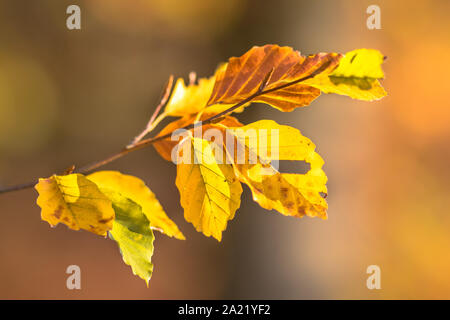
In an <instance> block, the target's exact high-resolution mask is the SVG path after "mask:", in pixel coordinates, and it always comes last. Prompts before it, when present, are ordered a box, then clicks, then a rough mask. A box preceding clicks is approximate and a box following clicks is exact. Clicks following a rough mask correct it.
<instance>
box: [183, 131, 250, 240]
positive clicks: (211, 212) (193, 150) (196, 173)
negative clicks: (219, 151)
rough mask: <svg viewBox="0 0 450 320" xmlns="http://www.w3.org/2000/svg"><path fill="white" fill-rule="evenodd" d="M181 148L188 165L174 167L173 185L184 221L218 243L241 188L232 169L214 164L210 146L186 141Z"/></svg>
mask: <svg viewBox="0 0 450 320" xmlns="http://www.w3.org/2000/svg"><path fill="white" fill-rule="evenodd" d="M181 144H182V149H183V150H189V151H190V157H188V156H186V155H185V154H184V155H183V157H184V158H186V159H184V160H187V161H185V162H184V163H178V165H177V178H176V182H175V184H176V186H177V188H178V190H179V192H180V198H181V200H180V202H181V206H182V207H183V208H184V217H185V219H186V221H188V222H191V223H192V224H193V225H194V227H195V228H196V230H197V231H199V232H203V234H204V235H205V236H208V237H209V236H213V237H214V238H216V239H217V240H218V241H221V239H222V231H224V230H225V229H226V227H227V222H228V220H231V219H233V218H234V214H235V212H236V210H237V209H238V208H239V206H240V203H241V200H240V197H241V193H242V187H241V184H240V182H239V180H238V179H237V178H236V176H235V174H234V172H233V167H232V165H230V164H218V163H216V159H215V155H214V153H213V143H211V142H208V141H206V140H203V139H199V138H191V137H187V138H186V139H185V140H183V142H181ZM179 161H181V156H180V157H179ZM186 162H187V163H186Z"/></svg>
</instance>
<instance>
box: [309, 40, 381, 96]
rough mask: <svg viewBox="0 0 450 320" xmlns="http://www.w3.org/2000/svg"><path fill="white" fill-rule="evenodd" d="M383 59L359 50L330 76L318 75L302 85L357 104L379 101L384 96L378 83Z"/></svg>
mask: <svg viewBox="0 0 450 320" xmlns="http://www.w3.org/2000/svg"><path fill="white" fill-rule="evenodd" d="M383 61H384V56H383V55H382V54H381V53H380V52H379V51H378V50H374V49H358V50H353V51H350V52H348V53H346V54H345V56H344V58H342V59H341V61H340V63H339V66H338V67H337V68H336V69H335V70H334V71H333V72H332V73H331V74H329V75H319V76H317V77H314V78H312V79H308V80H306V81H305V82H304V83H306V84H309V85H311V86H313V87H315V88H318V89H320V90H322V91H323V92H325V93H337V94H340V95H346V96H349V97H351V98H353V99H359V100H366V101H372V100H378V99H381V98H383V97H384V96H386V95H387V93H386V91H385V90H384V89H383V87H382V86H381V85H380V82H379V80H380V79H383V78H384V73H383V70H382V69H381V64H382V63H383Z"/></svg>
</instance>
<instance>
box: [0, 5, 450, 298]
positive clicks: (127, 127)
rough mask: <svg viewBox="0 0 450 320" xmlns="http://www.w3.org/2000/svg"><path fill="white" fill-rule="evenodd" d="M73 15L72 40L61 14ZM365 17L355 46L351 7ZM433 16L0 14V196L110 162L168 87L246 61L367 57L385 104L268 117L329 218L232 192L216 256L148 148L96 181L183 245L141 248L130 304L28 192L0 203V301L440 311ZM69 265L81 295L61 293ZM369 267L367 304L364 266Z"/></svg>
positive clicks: (114, 274) (238, 9)
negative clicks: (302, 157) (399, 305)
mask: <svg viewBox="0 0 450 320" xmlns="http://www.w3.org/2000/svg"><path fill="white" fill-rule="evenodd" d="M75 3H76V4H79V5H80V7H81V18H82V21H81V24H82V29H81V30H74V31H69V30H68V29H67V28H66V18H67V14H66V13H65V12H66V8H67V6H68V5H70V4H75ZM371 4H377V5H379V6H380V8H381V23H382V29H381V30H368V29H367V27H366V18H367V17H368V15H367V14H366V8H367V7H368V6H369V5H371ZM449 12H450V2H449V1H445V0H442V1H437V0H435V1H382V0H376V1H372V0H371V1H357V0H354V1H350V0H347V1H332V0H328V1H324V0H322V1H272V2H268V1H267V2H263V1H258V0H247V1H244V0H227V1H211V0H199V1H192V0H191V1H176V0H152V1H150V0H135V1H124V0H122V1H118V0H114V1H112V0H96V1H78V2H75V1H62V0H61V1H42V0H41V1H24V0H15V1H5V0H3V1H1V2H0V185H10V184H15V183H21V182H27V181H29V180H30V178H36V177H39V176H49V175H51V174H52V173H54V172H60V171H61V170H63V169H64V168H66V167H68V166H70V165H71V164H74V163H75V164H78V165H82V164H86V163H89V162H91V161H93V160H99V159H101V158H103V157H105V156H107V155H109V154H110V153H112V152H115V151H117V150H118V149H120V148H121V147H122V146H123V145H125V144H126V143H128V142H129V141H130V139H131V138H132V137H133V136H135V135H136V134H137V133H138V131H139V130H141V129H142V128H143V126H144V125H145V123H146V121H147V119H148V117H149V116H150V114H151V112H152V111H153V108H154V107H155V106H156V104H157V100H158V97H159V94H160V91H161V89H162V87H163V86H164V83H165V82H166V80H167V78H168V76H169V74H171V73H173V74H175V75H176V76H183V77H187V75H188V73H189V72H190V71H192V70H195V71H197V72H198V74H199V76H209V75H210V74H212V73H213V71H214V69H215V68H216V66H217V64H218V63H219V62H221V61H225V60H226V59H227V58H228V57H230V56H238V55H241V54H243V53H244V52H245V51H247V50H248V49H249V48H250V47H251V46H253V45H263V44H267V43H276V44H280V45H288V46H292V47H294V48H295V49H298V50H300V51H301V52H302V53H303V54H308V53H315V52H320V51H324V52H329V51H335V52H342V53H344V52H346V51H349V50H352V49H355V48H362V47H368V48H376V49H379V50H381V51H382V52H383V53H384V54H385V55H387V56H388V59H387V61H386V63H385V65H384V69H385V73H386V80H385V81H384V82H383V85H384V86H385V87H386V89H387V91H388V92H389V96H388V97H386V98H385V99H383V100H382V101H379V102H374V103H365V102H359V101H355V100H352V99H350V98H347V97H342V96H336V95H324V96H322V97H320V98H319V99H318V100H317V101H315V102H313V104H312V105H311V106H309V107H307V108H302V109H298V110H296V111H294V112H293V113H289V114H288V113H281V112H278V111H276V110H275V109H272V108H270V107H268V106H264V105H254V106H253V107H251V108H248V109H247V110H246V111H245V112H244V113H243V114H241V115H240V116H239V119H240V120H241V121H242V122H244V123H249V122H252V121H256V120H258V119H263V118H271V119H274V120H276V121H278V122H279V123H283V124H289V125H292V126H295V127H297V128H299V129H300V130H301V131H302V133H303V134H304V135H306V136H307V137H309V138H311V139H312V140H313V142H314V143H315V144H316V145H317V148H318V152H319V153H320V154H321V155H322V157H323V158H324V159H325V171H326V173H327V175H328V177H329V183H328V186H329V196H328V202H329V219H328V220H327V221H322V220H319V219H309V218H304V219H296V218H288V217H284V216H282V215H280V214H278V213H276V212H269V211H266V210H264V209H261V208H260V207H259V206H258V205H257V204H255V203H253V201H252V200H251V194H250V192H249V191H248V189H245V192H244V194H243V202H242V207H241V209H240V210H239V211H238V212H237V215H236V218H235V219H234V220H233V221H232V222H231V223H229V226H228V229H227V230H226V231H225V233H224V237H223V240H222V242H221V243H217V242H216V241H215V240H213V239H211V238H205V237H204V236H203V235H201V234H199V233H197V232H195V230H194V228H193V226H192V225H190V224H188V223H187V222H185V221H184V219H183V217H182V215H183V213H182V209H181V207H180V205H179V196H178V191H177V189H176V187H175V184H174V181H175V167H174V165H173V164H172V163H169V162H166V161H164V160H163V159H162V158H160V157H159V155H158V154H157V153H156V152H155V150H154V149H153V148H151V147H150V148H147V149H145V150H141V151H139V152H135V153H133V154H130V155H129V156H127V157H125V158H123V159H121V160H119V161H117V162H115V163H112V164H110V165H109V166H107V169H117V170H120V171H122V172H124V173H129V174H133V175H137V176H139V177H141V178H143V179H144V180H145V181H146V182H147V183H148V184H149V186H150V187H151V188H152V190H153V191H154V192H155V193H156V195H157V196H158V198H159V199H160V201H161V203H162V205H163V206H164V208H165V209H166V211H167V213H168V215H169V216H170V217H172V218H173V219H174V220H175V221H176V222H177V224H178V226H179V227H180V229H181V230H182V231H183V232H184V234H185V235H186V236H187V238H188V240H187V241H178V240H174V239H169V238H167V237H165V236H162V235H160V234H157V239H156V242H155V245H156V249H155V254H154V258H153V262H154V265H155V270H154V273H153V278H152V279H151V281H150V287H149V288H146V286H145V283H144V281H142V280H141V279H139V278H138V277H136V276H133V274H132V272H131V270H130V268H129V267H128V266H126V265H125V264H124V263H123V262H122V259H121V257H120V254H119V251H118V249H117V247H116V244H115V243H114V242H112V241H108V240H105V239H102V238H101V237H97V236H94V235H93V234H89V233H87V232H74V231H70V230H68V229H67V228H66V227H65V226H62V225H60V226H58V227H57V228H55V229H50V228H49V226H48V224H47V223H46V222H43V221H41V220H40V210H39V208H38V207H37V205H36V204H35V199H36V196H37V194H36V192H35V191H34V190H32V189H30V190H26V191H21V192H17V193H11V194H7V195H2V196H0V214H1V221H2V222H1V226H2V228H1V229H2V231H1V232H0V298H7V299H24V298H31V299H38V298H39V299H54V298H61V299H72V298H97V299H108V298H125V299H130V298H134V299H178V298H183V299H188V298H189V299H198V298H204V299H209V298H211V299H221V298H225V299H241V298H255V299H260V298H264V299H313V298H320V299H326V298H333V299H342V298H353V299H366V298H367V299H379V298H388V299H391V298H404V299H411V298H447V299H449V298H450V215H449V209H448V208H449V205H450V200H449V197H448V194H449V192H450V185H449V178H450V171H449V169H448V163H449V160H450V152H449V151H450V150H449V141H450V127H449V115H450V109H449V103H448V101H449V99H448V93H449V89H450V88H449V82H448V80H447V79H446V78H445V76H446V75H447V74H449V73H450V63H449V58H450V43H449V41H448V40H449V39H450V20H449V19H448V13H449ZM70 264H77V265H79V266H80V267H81V272H82V289H81V290H80V291H77V290H74V291H70V290H67V289H66V285H65V283H66V278H67V275H66V274H65V270H66V268H67V266H68V265H70ZM372 264H375V265H379V266H380V268H381V287H382V289H381V290H372V291H371V290H368V289H367V288H366V279H367V276H368V275H367V274H366V268H367V266H369V265H372Z"/></svg>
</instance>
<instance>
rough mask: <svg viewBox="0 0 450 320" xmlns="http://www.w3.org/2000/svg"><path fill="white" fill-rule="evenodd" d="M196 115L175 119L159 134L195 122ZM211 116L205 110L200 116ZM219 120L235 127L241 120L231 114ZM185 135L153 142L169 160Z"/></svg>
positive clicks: (205, 127)
mask: <svg viewBox="0 0 450 320" xmlns="http://www.w3.org/2000/svg"><path fill="white" fill-rule="evenodd" d="M213 113H214V114H216V113H215V111H213ZM196 117H197V116H196V115H187V116H185V117H183V118H180V119H178V120H175V121H173V122H171V123H169V124H168V125H167V126H166V127H164V128H163V129H162V130H161V131H160V133H159V134H158V135H157V136H164V135H166V134H168V133H171V132H174V131H175V130H177V129H178V128H182V127H185V126H187V125H190V124H193V123H194V122H195V120H196ZM209 117H211V114H210V113H209V112H205V113H203V114H202V116H201V117H200V118H199V121H202V120H204V119H208V118H209ZM219 120H220V121H219V123H221V124H223V125H225V126H227V127H235V126H239V125H240V123H239V121H238V120H237V119H236V118H234V117H231V116H226V117H224V118H223V119H219ZM207 129H208V126H203V128H202V130H203V131H206V130H207ZM191 131H192V130H191ZM183 137H184V136H183V135H179V136H174V138H173V139H172V138H171V137H169V138H166V139H164V140H160V141H158V142H155V143H154V144H153V146H154V147H155V149H156V151H158V153H159V154H160V155H161V157H163V158H164V159H166V160H167V161H172V152H173V150H174V148H175V147H176V146H177V144H178V143H179V142H180V141H181V139H183ZM175 159H176V157H175Z"/></svg>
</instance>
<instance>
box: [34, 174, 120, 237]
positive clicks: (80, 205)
mask: <svg viewBox="0 0 450 320" xmlns="http://www.w3.org/2000/svg"><path fill="white" fill-rule="evenodd" d="M35 189H36V190H37V191H38V193H39V197H38V198H37V204H38V205H39V206H40V207H41V209H42V210H41V217H42V220H45V221H47V222H48V223H49V224H50V225H51V226H56V225H57V224H58V223H60V222H61V223H63V224H65V225H67V226H68V227H69V228H70V229H73V230H80V229H84V230H87V231H90V232H92V233H95V234H98V235H103V236H105V235H106V232H107V231H108V230H110V229H111V228H112V225H113V220H114V210H113V208H112V205H111V201H110V200H109V199H108V198H107V197H106V196H105V195H104V194H103V193H102V192H101V191H100V190H99V188H98V187H97V185H96V184H95V183H93V182H92V181H90V180H88V179H86V177H84V176H83V175H81V174H69V175H66V176H57V175H53V176H51V177H50V178H47V179H39V183H38V184H37V185H36V186H35Z"/></svg>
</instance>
